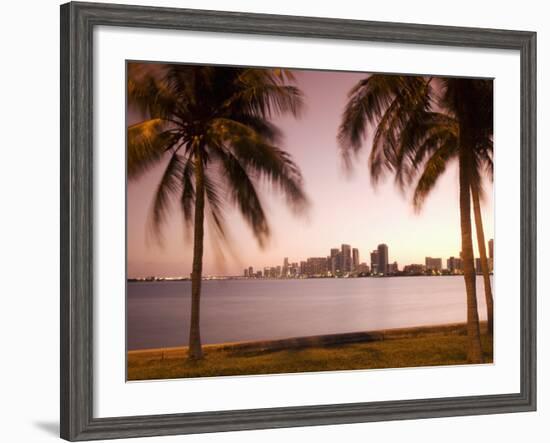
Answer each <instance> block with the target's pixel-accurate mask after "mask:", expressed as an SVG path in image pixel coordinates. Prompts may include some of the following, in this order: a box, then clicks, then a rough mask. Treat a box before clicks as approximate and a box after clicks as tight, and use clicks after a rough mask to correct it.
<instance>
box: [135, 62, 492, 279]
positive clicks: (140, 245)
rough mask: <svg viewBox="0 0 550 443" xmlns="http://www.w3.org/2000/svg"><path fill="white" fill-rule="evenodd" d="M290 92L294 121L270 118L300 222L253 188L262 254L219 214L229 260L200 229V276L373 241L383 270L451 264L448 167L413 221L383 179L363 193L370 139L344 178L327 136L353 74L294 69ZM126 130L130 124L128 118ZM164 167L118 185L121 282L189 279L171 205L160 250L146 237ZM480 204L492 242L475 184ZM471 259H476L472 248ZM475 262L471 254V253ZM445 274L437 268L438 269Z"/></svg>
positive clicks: (456, 237)
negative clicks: (124, 260) (299, 195)
mask: <svg viewBox="0 0 550 443" xmlns="http://www.w3.org/2000/svg"><path fill="white" fill-rule="evenodd" d="M295 75H296V80H297V85H298V87H300V88H301V89H302V91H303V92H304V95H305V101H306V109H305V112H304V113H303V116H302V118H301V119H299V120H295V119H293V118H287V117H284V118H279V119H277V120H276V121H275V123H276V124H277V125H278V126H279V127H280V128H281V130H282V131H283V133H284V134H285V139H284V142H283V146H282V147H283V148H284V149H285V150H287V151H288V152H289V153H290V154H291V155H292V156H293V159H294V161H295V162H296V163H297V164H298V165H299V166H300V168H301V170H302V174H303V176H304V181H305V190H306V193H307V195H308V197H309V199H310V201H311V207H310V211H309V213H308V215H307V216H306V217H296V216H294V215H293V214H292V213H291V212H290V211H289V210H288V209H287V208H286V206H285V203H284V201H283V199H282V198H281V196H280V195H278V194H274V193H272V192H271V191H270V189H266V188H262V189H261V195H262V198H263V200H262V201H263V203H264V207H265V209H266V213H267V215H268V220H269V222H270V226H271V230H272V237H271V240H270V242H269V244H268V245H267V247H266V248H265V249H264V250H261V249H260V248H259V247H258V245H257V242H256V241H255V239H254V237H253V235H252V233H251V231H250V229H249V228H248V226H247V225H246V224H245V223H244V221H243V220H242V218H241V217H240V215H239V214H238V212H237V211H236V210H235V209H233V208H231V207H229V206H227V209H226V212H225V218H226V222H227V226H228V230H229V232H230V236H231V238H232V239H233V241H232V244H233V247H232V254H226V257H225V260H221V259H220V256H219V254H217V253H216V252H215V248H213V247H212V245H211V242H210V241H209V240H210V235H209V232H208V228H207V230H206V235H205V240H206V245H207V247H206V249H205V254H204V265H203V272H204V274H205V275H240V274H242V271H243V268H244V267H248V266H253V267H254V269H263V268H264V267H265V266H276V265H282V263H283V259H284V257H288V258H289V261H290V262H299V261H300V260H305V259H306V258H307V257H319V256H327V255H329V253H330V248H334V247H340V245H341V244H342V243H347V244H350V245H352V247H356V248H359V252H360V259H361V261H365V262H367V263H369V261H370V260H369V252H370V251H371V250H372V249H374V248H376V246H377V245H378V244H379V243H386V244H387V245H388V248H389V259H390V262H393V261H397V262H398V264H399V267H400V268H402V266H403V265H406V264H410V263H424V258H425V257H426V256H431V257H442V258H443V259H444V263H445V259H446V258H448V257H449V256H453V255H454V256H458V254H459V251H460V219H459V204H458V171H457V165H456V164H453V165H451V166H450V167H449V169H448V171H447V172H446V174H445V175H444V176H443V177H441V179H440V181H439V183H438V185H437V188H436V189H435V190H434V191H433V193H432V194H431V195H430V197H428V199H427V200H426V202H425V204H424V207H423V209H422V211H421V212H420V213H418V214H417V213H415V212H414V211H413V209H412V206H411V196H410V194H407V195H403V194H402V193H401V192H400V191H399V190H398V189H397V188H396V186H395V185H394V184H393V181H392V178H391V177H389V176H388V178H387V179H386V180H385V181H383V182H382V183H380V184H379V185H378V186H377V187H376V188H373V186H372V184H371V183H370V179H369V175H368V169H367V155H366V154H367V153H368V152H369V150H370V139H369V140H367V141H366V145H365V147H364V149H363V154H362V155H361V157H360V158H359V161H358V162H357V163H356V165H357V166H356V168H355V173H354V174H353V175H352V176H351V177H349V176H347V175H346V174H344V172H343V169H342V163H341V160H340V157H339V151H338V145H337V141H336V134H337V130H338V125H339V122H340V117H341V113H342V110H343V108H344V105H345V102H346V97H347V93H348V91H349V90H350V88H351V87H352V86H353V85H354V84H355V83H356V82H357V81H358V80H359V79H362V78H364V77H365V74H361V73H345V72H325V71H295ZM129 120H130V121H129V123H130V124H131V123H135V122H136V118H135V116H134V115H133V114H132V113H130V114H129ZM165 165H166V162H163V163H162V164H159V165H158V166H157V167H155V168H154V169H152V170H151V171H149V172H148V173H147V174H145V175H144V176H142V177H141V178H140V179H139V180H137V181H133V182H129V184H128V200H127V204H128V230H127V235H128V277H145V276H150V275H155V276H165V277H168V276H185V277H187V276H189V274H190V272H191V261H192V249H193V248H192V242H191V241H190V240H186V239H185V236H184V229H183V224H182V219H181V215H180V214H179V213H178V208H177V203H176V204H175V205H174V210H173V212H172V214H173V215H172V217H171V219H170V221H169V222H168V223H167V225H166V227H165V229H164V231H163V232H164V243H163V245H162V246H161V245H158V244H157V243H156V242H155V241H154V240H153V239H151V237H150V236H148V235H147V219H148V214H149V210H150V206H151V203H152V201H153V195H154V192H155V189H156V186H157V184H158V182H159V180H160V177H161V174H162V171H163V168H164V167H165ZM485 190H486V199H485V201H484V202H483V203H482V215H483V222H484V228H485V238H486V239H490V238H493V232H494V218H493V195H492V193H493V186H492V184H491V183H489V182H488V181H487V182H486V183H485ZM475 241H476V240H475V230H474V251H477V247H476V244H475ZM476 255H477V252H476ZM444 266H445V264H444Z"/></svg>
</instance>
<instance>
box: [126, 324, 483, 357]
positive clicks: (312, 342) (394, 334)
mask: <svg viewBox="0 0 550 443" xmlns="http://www.w3.org/2000/svg"><path fill="white" fill-rule="evenodd" d="M480 329H481V333H482V334H485V333H486V332H487V322H486V321H481V322H480ZM465 334H466V323H448V324H439V325H431V326H412V327H404V328H390V329H377V330H371V331H359V332H344V333H336V334H323V335H310V336H299V337H289V338H283V339H274V340H249V341H237V342H227V343H214V344H204V345H202V347H203V349H204V351H205V352H206V351H255V352H266V351H280V350H291V349H307V348H312V347H323V346H338V345H347V344H357V343H370V342H378V341H387V340H397V339H406V338H414V337H418V336H434V335H465ZM187 349H188V346H173V347H161V348H145V349H134V350H128V351H126V352H127V354H128V356H134V357H147V358H154V357H155V356H158V357H160V358H161V359H164V358H167V357H176V355H175V354H185V353H186V352H187ZM178 356H179V355H178Z"/></svg>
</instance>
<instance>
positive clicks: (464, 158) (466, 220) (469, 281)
mask: <svg viewBox="0 0 550 443" xmlns="http://www.w3.org/2000/svg"><path fill="white" fill-rule="evenodd" d="M461 129H462V128H461ZM461 134H463V132H462V131H461ZM465 142H466V140H462V141H461V145H460V149H459V157H458V161H459V184H460V229H461V233H462V262H463V270H464V282H465V284H466V304H467V331H468V348H467V358H468V361H469V362H470V363H481V362H482V361H483V355H482V353H481V340H480V336H479V316H478V313H477V298H476V274H475V269H474V250H473V245H472V220H471V214H470V211H471V209H470V183H471V171H472V165H473V163H472V161H471V155H472V153H471V151H470V149H468V144H467V143H465Z"/></svg>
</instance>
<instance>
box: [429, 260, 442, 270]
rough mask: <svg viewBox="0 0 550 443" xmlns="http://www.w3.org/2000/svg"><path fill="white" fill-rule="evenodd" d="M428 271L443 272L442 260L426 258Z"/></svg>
mask: <svg viewBox="0 0 550 443" xmlns="http://www.w3.org/2000/svg"><path fill="white" fill-rule="evenodd" d="M425 264H426V270H428V271H441V269H442V267H443V263H442V260H441V259H440V258H433V257H426V261H425Z"/></svg>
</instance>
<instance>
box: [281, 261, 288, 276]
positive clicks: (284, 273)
mask: <svg viewBox="0 0 550 443" xmlns="http://www.w3.org/2000/svg"><path fill="white" fill-rule="evenodd" d="M287 276H288V257H285V259H284V261H283V274H282V277H287Z"/></svg>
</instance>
